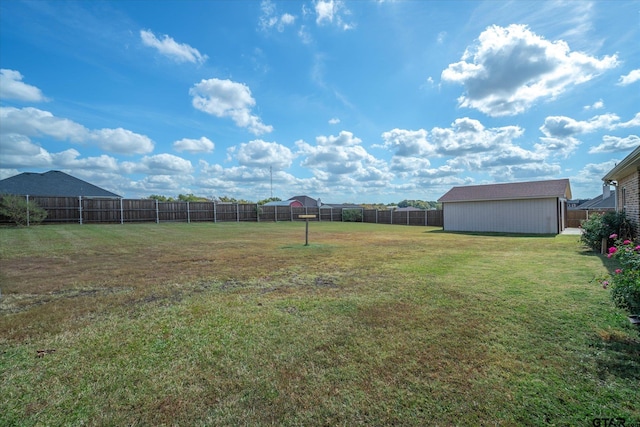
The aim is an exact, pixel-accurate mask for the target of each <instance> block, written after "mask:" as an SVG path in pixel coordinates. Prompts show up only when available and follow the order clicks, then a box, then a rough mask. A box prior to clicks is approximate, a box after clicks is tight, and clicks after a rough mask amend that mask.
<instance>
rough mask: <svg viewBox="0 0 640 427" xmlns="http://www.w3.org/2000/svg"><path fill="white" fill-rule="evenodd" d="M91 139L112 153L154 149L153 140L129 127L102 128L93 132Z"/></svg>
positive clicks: (142, 152)
mask: <svg viewBox="0 0 640 427" xmlns="http://www.w3.org/2000/svg"><path fill="white" fill-rule="evenodd" d="M89 139H90V140H91V141H93V142H94V143H95V144H96V145H98V146H100V147H101V148H102V149H104V150H106V151H109V152H111V153H120V154H145V153H150V152H151V151H153V141H151V139H150V138H149V137H148V136H146V135H140V134H138V133H134V132H131V131H130V130H127V129H122V128H117V129H100V130H94V131H92V132H91V134H90V136H89Z"/></svg>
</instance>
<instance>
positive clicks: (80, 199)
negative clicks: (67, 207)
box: [78, 196, 82, 224]
mask: <svg viewBox="0 0 640 427" xmlns="http://www.w3.org/2000/svg"><path fill="white" fill-rule="evenodd" d="M78 212H79V213H80V224H82V196H78Z"/></svg>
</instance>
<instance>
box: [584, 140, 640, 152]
mask: <svg viewBox="0 0 640 427" xmlns="http://www.w3.org/2000/svg"><path fill="white" fill-rule="evenodd" d="M638 146H640V137H638V136H637V135H629V136H627V137H625V138H620V137H618V136H611V135H604V136H603V137H602V144H600V145H597V146H595V147H591V148H590V149H589V154H594V153H615V152H617V151H628V150H633V149H634V148H636V147H638Z"/></svg>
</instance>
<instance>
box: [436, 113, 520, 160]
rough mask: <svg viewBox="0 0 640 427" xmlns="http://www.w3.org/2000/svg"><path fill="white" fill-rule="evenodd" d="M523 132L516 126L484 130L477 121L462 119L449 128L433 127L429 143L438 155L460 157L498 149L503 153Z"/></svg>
mask: <svg viewBox="0 0 640 427" xmlns="http://www.w3.org/2000/svg"><path fill="white" fill-rule="evenodd" d="M523 133H524V130H523V129H522V128H520V127H518V126H504V127H499V128H490V129H487V128H485V127H484V126H483V125H482V123H480V121H478V120H474V119H470V118H468V117H463V118H460V119H456V120H455V121H454V122H453V123H452V124H451V127H449V128H439V127H435V128H433V129H432V130H431V141H432V143H433V144H435V146H436V147H437V148H436V150H437V152H438V154H440V155H462V154H469V153H478V152H486V151H491V150H496V149H500V150H502V151H504V150H505V149H507V148H508V147H510V146H511V145H512V141H513V140H514V139H516V138H519V137H520V136H522V134H523Z"/></svg>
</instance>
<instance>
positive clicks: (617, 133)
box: [0, 0, 640, 203]
mask: <svg viewBox="0 0 640 427" xmlns="http://www.w3.org/2000/svg"><path fill="white" fill-rule="evenodd" d="M639 41H640V2H638V1H622V0H619V1H586V0H580V1H579V0H564V1H526V0H517V1H506V0H505V1H497V0H490V1H480V0H476V1H455V0H454V1H436V0H430V1H429V0H425V1H417V0H413V1H391V0H384V1H382V0H353V1H349V0H343V1H341V0H308V1H293V0H289V1H273V0H272V1H269V0H265V1H258V0H255V1H251V0H236V1H231V0H228V1H225V0H211V1H207V0H198V1H189V0H183V1H166V0H158V1H128V0H119V1H97V0H95V1H63V0H58V1H52V2H47V1H45V0H38V1H19V0H12V1H2V2H0V69H1V71H0V179H3V178H8V177H10V176H13V175H17V174H19V173H22V172H46V171H49V170H60V171H63V172H66V173H68V174H70V175H73V176H75V177H77V178H80V179H84V180H86V181H89V182H90V183H92V184H95V185H98V186H100V187H102V188H104V189H106V190H109V191H112V192H114V193H116V194H119V195H121V196H123V197H125V198H144V197H149V196H150V195H163V196H167V197H177V196H178V195H179V194H194V195H196V196H202V197H208V198H217V197H222V196H226V197H232V198H236V199H244V200H248V201H259V200H263V199H266V198H269V197H272V196H273V197H279V198H281V199H288V198H290V197H292V196H295V195H307V196H310V197H313V198H320V199H321V200H322V201H323V202H327V203H394V202H395V203H397V202H399V201H402V200H405V199H420V200H437V199H438V198H440V197H441V196H442V195H444V193H446V192H447V191H448V190H449V189H450V188H451V187H454V186H461V185H477V184H490V183H503V182H522V181H537V180H547V179H560V178H568V179H569V180H570V183H571V189H572V195H573V198H584V199H589V198H592V197H595V196H597V195H599V194H601V192H602V177H603V176H604V175H605V174H606V173H607V172H608V171H609V170H611V168H613V167H614V166H615V164H616V162H619V161H620V160H622V159H623V158H625V157H626V156H627V155H628V154H629V153H630V152H631V151H633V149H634V148H636V147H637V146H638V145H640V137H638V135H640V42H639Z"/></svg>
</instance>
